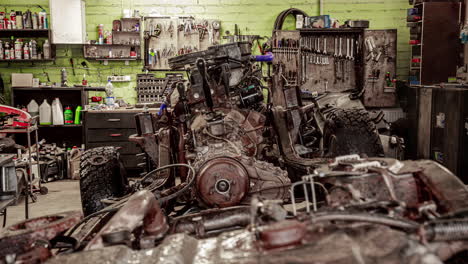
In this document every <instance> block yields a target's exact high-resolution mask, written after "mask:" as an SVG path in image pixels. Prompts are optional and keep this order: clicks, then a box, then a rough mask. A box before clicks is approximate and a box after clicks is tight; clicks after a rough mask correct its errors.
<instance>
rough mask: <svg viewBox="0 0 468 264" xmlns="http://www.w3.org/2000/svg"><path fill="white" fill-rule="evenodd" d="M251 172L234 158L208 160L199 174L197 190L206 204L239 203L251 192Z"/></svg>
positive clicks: (217, 205) (224, 204) (229, 204)
mask: <svg viewBox="0 0 468 264" xmlns="http://www.w3.org/2000/svg"><path fill="white" fill-rule="evenodd" d="M249 184H250V181H249V174H248V173H247V170H246V169H245V168H244V166H242V164H241V163H240V162H238V161H236V160H234V159H232V158H226V157H222V158H214V159H211V160H209V161H207V162H206V163H205V164H204V165H203V166H202V167H201V169H200V171H199V173H198V175H197V191H198V192H199V194H200V197H201V199H202V200H203V202H205V203H206V204H208V205H210V206H213V207H228V206H233V205H237V204H239V203H240V202H241V201H242V199H243V198H244V197H245V196H246V195H247V194H248V193H249V188H250V187H249Z"/></svg>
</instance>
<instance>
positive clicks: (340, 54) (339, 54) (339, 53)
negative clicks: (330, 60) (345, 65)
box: [338, 38, 343, 58]
mask: <svg viewBox="0 0 468 264" xmlns="http://www.w3.org/2000/svg"><path fill="white" fill-rule="evenodd" d="M342 41H343V39H342V38H340V51H339V52H338V57H340V58H341V57H343V54H342V53H341V46H342Z"/></svg>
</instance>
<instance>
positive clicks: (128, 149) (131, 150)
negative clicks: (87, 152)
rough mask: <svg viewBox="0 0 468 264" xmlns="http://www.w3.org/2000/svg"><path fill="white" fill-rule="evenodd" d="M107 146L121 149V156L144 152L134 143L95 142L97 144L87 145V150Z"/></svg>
mask: <svg viewBox="0 0 468 264" xmlns="http://www.w3.org/2000/svg"><path fill="white" fill-rule="evenodd" d="M106 146H113V147H117V148H120V150H119V152H120V154H122V155H124V154H138V153H141V152H142V150H141V148H140V147H139V146H137V145H136V144H135V143H133V142H95V143H88V144H87V145H86V149H92V148H97V147H106Z"/></svg>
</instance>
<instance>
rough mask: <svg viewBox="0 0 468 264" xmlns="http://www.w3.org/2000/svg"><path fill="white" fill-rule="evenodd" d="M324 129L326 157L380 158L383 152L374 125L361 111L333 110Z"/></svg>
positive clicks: (365, 112) (366, 114)
mask: <svg viewBox="0 0 468 264" xmlns="http://www.w3.org/2000/svg"><path fill="white" fill-rule="evenodd" d="M326 118H327V121H326V122H325V127H324V149H325V156H326V157H330V158H333V157H336V156H342V155H349V154H359V155H366V156H368V157H382V156H384V150H383V146H382V142H381V141H380V137H379V133H378V132H377V129H376V126H375V123H374V122H372V120H371V119H370V116H369V113H368V112H367V111H366V110H363V109H335V110H333V111H331V112H330V113H328V114H327V116H326Z"/></svg>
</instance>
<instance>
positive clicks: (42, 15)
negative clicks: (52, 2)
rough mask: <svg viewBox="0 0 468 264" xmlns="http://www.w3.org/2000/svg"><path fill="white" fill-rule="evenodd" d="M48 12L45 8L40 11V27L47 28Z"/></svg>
mask: <svg viewBox="0 0 468 264" xmlns="http://www.w3.org/2000/svg"><path fill="white" fill-rule="evenodd" d="M46 20H47V13H46V11H45V10H44V9H42V10H41V12H39V28H40V29H47V21H46Z"/></svg>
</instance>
